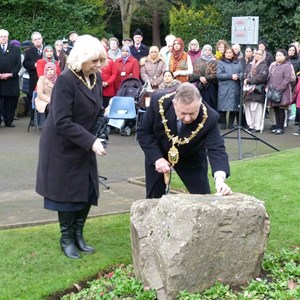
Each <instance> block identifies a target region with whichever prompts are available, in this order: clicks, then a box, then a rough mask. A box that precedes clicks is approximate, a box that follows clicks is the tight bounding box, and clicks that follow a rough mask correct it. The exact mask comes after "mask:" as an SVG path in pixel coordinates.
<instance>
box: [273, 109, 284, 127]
mask: <svg viewBox="0 0 300 300" xmlns="http://www.w3.org/2000/svg"><path fill="white" fill-rule="evenodd" d="M274 112H275V119H276V128H277V129H282V130H283V129H284V128H283V127H284V120H285V110H284V109H283V108H280V107H278V106H275V107H274Z"/></svg>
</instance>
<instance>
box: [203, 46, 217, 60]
mask: <svg viewBox="0 0 300 300" xmlns="http://www.w3.org/2000/svg"><path fill="white" fill-rule="evenodd" d="M206 49H209V50H210V51H211V53H210V55H205V51H206ZM201 58H202V59H203V60H205V61H207V62H209V61H211V60H215V57H214V55H213V54H212V46H211V45H208V44H207V45H204V46H203V48H202V54H201Z"/></svg>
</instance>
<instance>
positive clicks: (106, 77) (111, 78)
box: [100, 58, 117, 97]
mask: <svg viewBox="0 0 300 300" xmlns="http://www.w3.org/2000/svg"><path fill="white" fill-rule="evenodd" d="M100 73H101V77H102V84H103V96H108V97H110V96H111V97H113V96H115V95H116V93H115V85H114V83H115V80H116V77H117V69H116V66H115V62H114V60H113V59H111V58H107V65H106V66H105V67H104V68H102V69H101V71H100ZM105 83H107V84H108V85H107V86H105Z"/></svg>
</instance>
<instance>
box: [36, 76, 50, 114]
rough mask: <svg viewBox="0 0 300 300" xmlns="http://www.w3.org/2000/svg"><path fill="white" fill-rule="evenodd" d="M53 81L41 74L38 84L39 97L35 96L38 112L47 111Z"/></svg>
mask: <svg viewBox="0 0 300 300" xmlns="http://www.w3.org/2000/svg"><path fill="white" fill-rule="evenodd" d="M53 85H54V84H53V83H52V82H51V81H50V80H49V79H47V78H46V77H45V76H41V77H40V78H39V80H38V82H37V85H36V91H37V97H36V98H35V101H34V102H35V107H36V109H37V111H38V112H40V113H43V112H45V108H46V106H47V104H49V103H50V98H51V92H52V89H53Z"/></svg>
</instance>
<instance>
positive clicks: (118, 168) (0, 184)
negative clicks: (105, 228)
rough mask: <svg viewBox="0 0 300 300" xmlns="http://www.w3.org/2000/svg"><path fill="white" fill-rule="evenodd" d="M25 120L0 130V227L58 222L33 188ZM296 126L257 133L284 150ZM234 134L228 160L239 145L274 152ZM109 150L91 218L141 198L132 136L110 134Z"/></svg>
mask: <svg viewBox="0 0 300 300" xmlns="http://www.w3.org/2000/svg"><path fill="white" fill-rule="evenodd" d="M28 121H29V120H28V118H20V120H17V121H15V124H16V127H15V128H6V127H3V125H2V126H1V128H0V166H1V168H0V229H7V228H14V227H21V226H32V225H35V224H45V223H49V222H56V221H57V215H56V212H51V211H48V210H45V209H43V200H42V197H41V196H39V195H38V194H36V193H35V192H34V186H35V172H36V164H37V157H38V142H39V133H37V131H36V130H35V128H34V127H31V128H30V131H29V132H27V125H28ZM267 127H268V125H267V124H266V128H267ZM296 129H297V127H296V126H294V125H292V124H291V125H290V128H287V129H286V133H285V134H284V135H280V136H275V135H273V134H271V133H270V132H269V131H268V130H265V132H263V133H261V134H256V136H257V137H259V138H261V139H262V140H264V141H265V142H267V143H269V144H270V145H272V146H274V147H275V148H278V149H279V150H285V149H289V148H296V147H299V146H300V137H297V136H294V135H292V132H294V131H296ZM225 132H226V131H223V132H222V133H225ZM238 133H239V132H238V131H234V132H232V133H231V134H230V135H229V136H227V137H233V139H231V138H226V139H225V144H226V148H227V152H228V154H229V158H230V160H237V159H239V150H238V149H239V147H240V148H241V152H242V158H243V159H245V158H249V157H255V156H259V155H264V154H269V153H274V152H275V151H274V150H273V149H272V148H271V147H269V146H267V145H265V144H264V143H263V142H260V141H258V140H253V139H252V137H251V136H249V135H248V134H246V133H244V132H243V131H241V132H240V133H241V137H242V138H241V139H240V140H238V139H237V136H238ZM246 138H251V139H250V140H248V139H246ZM107 151H108V154H107V155H106V156H105V157H99V158H98V168H99V170H100V173H101V175H104V176H106V177H107V178H108V180H107V181H106V182H107V184H108V185H109V186H110V189H106V188H105V186H104V185H102V184H100V193H101V196H100V200H99V205H98V206H97V207H93V208H92V210H91V212H90V216H100V215H105V214H114V213H123V212H128V211H129V210H130V206H131V204H132V202H133V201H136V200H138V199H144V197H145V188H144V186H142V185H137V184H132V183H131V182H130V179H132V178H136V177H142V176H143V174H144V156H143V153H142V151H141V149H140V147H139V146H138V144H137V143H136V141H135V137H134V135H131V136H129V137H125V136H120V135H119V134H118V133H117V132H115V133H112V134H111V135H110V141H109V145H108V149H107ZM131 181H132V180H131Z"/></svg>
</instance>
